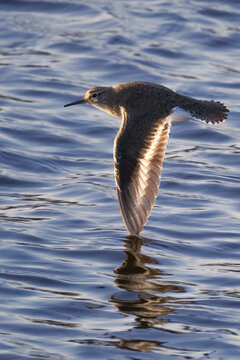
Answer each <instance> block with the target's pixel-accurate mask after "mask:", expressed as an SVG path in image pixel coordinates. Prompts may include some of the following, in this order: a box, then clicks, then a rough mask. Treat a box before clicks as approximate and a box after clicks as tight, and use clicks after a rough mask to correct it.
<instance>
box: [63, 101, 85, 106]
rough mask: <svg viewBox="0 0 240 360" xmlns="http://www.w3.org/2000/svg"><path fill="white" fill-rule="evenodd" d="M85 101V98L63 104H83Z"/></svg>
mask: <svg viewBox="0 0 240 360" xmlns="http://www.w3.org/2000/svg"><path fill="white" fill-rule="evenodd" d="M85 103H86V100H85V99H80V100H77V101H74V102H72V103H70V104H66V105H64V107H67V106H72V105H78V104H85Z"/></svg>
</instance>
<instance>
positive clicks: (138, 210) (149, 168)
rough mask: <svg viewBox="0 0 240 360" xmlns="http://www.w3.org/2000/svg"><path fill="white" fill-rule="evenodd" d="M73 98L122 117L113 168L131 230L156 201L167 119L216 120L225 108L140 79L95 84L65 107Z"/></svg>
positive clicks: (133, 232)
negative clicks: (103, 85) (115, 83)
mask: <svg viewBox="0 0 240 360" xmlns="http://www.w3.org/2000/svg"><path fill="white" fill-rule="evenodd" d="M77 104H88V105H92V106H94V107H96V108H98V109H100V110H102V111H105V112H107V113H109V114H111V115H113V116H115V117H118V118H121V119H122V124H121V127H120V130H119V132H118V134H117V136H116V138H115V141H114V168H115V179H116V186H117V194H118V200H119V205H120V210H121V213H122V217H123V220H124V223H125V225H126V228H127V230H128V232H129V233H130V234H131V235H138V234H139V233H140V232H141V231H142V230H143V227H144V225H145V224H146V222H147V219H148V217H149V215H150V213H151V211H152V207H153V205H154V203H155V200H156V197H157V194H158V188H159V185H160V179H161V170H162V166H163V159H164V155H165V150H166V145H167V140H168V136H169V131H170V127H171V124H172V123H174V122H176V121H182V120H188V119H193V118H195V119H199V120H202V121H205V122H206V123H211V124H215V123H220V122H222V121H224V119H226V117H227V112H228V111H229V110H228V109H227V107H226V106H225V105H224V104H221V103H220V102H217V101H208V100H196V99H193V98H191V97H188V96H184V95H181V94H178V93H177V92H175V91H173V90H171V89H168V88H167V87H165V86H162V85H158V84H153V83H149V82H142V81H133V82H127V83H124V84H119V85H115V86H109V87H95V88H93V89H90V90H88V91H87V93H86V94H85V96H84V98H83V99H80V100H77V101H74V102H72V103H70V104H66V105H65V107H66V106H71V105H77Z"/></svg>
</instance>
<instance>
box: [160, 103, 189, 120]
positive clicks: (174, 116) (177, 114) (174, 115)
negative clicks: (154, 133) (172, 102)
mask: <svg viewBox="0 0 240 360" xmlns="http://www.w3.org/2000/svg"><path fill="white" fill-rule="evenodd" d="M190 119H193V117H192V115H191V114H190V113H189V112H188V111H186V110H183V109H182V108H180V107H178V106H176V107H175V108H173V110H172V112H171V114H170V115H168V117H167V118H166V120H167V121H169V122H171V123H175V122H180V121H186V120H190Z"/></svg>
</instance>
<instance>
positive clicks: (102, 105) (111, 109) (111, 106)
mask: <svg viewBox="0 0 240 360" xmlns="http://www.w3.org/2000/svg"><path fill="white" fill-rule="evenodd" d="M78 104H87V105H91V106H94V107H96V108H98V109H100V110H102V111H105V112H107V113H109V114H111V115H113V116H117V117H120V116H121V114H120V110H119V107H118V105H117V103H116V97H115V91H114V89H113V88H112V87H95V88H92V89H90V90H88V91H87V92H86V94H85V96H84V98H83V99H80V100H77V101H74V102H72V103H70V104H66V105H64V107H66V106H72V105H78Z"/></svg>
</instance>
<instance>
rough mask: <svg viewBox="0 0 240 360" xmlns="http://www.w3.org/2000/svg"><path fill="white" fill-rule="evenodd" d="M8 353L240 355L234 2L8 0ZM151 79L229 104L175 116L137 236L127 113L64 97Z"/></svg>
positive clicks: (3, 241)
mask: <svg viewBox="0 0 240 360" xmlns="http://www.w3.org/2000/svg"><path fill="white" fill-rule="evenodd" d="M0 30H1V36H0V82H1V86H0V137H1V141H0V162H1V166H0V359H1V360H8V359H11V360H12V359H14V360H27V359H51V360H62V359H64V360H65V359H66V360H75V359H93V360H95V359H103V360H106V359H107V360H113V359H114V360H115V359H118V360H122V359H124V360H125V359H126V360H130V359H131V360H150V359H154V360H155V359H160V360H175V359H177V360H180V359H206V360H208V359H211V360H213V359H218V360H219V359H221V360H222V359H224V360H225V359H226V360H233V359H239V358H240V324H239V319H240V310H239V307H240V302H239V297H240V293H239V289H240V276H239V272H240V244H239V240H240V239H239V238H240V235H239V233H240V186H239V184H240V157H239V154H240V141H239V134H240V107H239V92H240V67H239V58H240V2H239V1H238V0H228V1H225V0H224V1H223V0H222V1H210V0H206V1H204V0H201V1H200V0H199V1H197V0H195V1H194V0H188V1H184V0H174V1H157V0H149V1H145V2H140V1H137V0H125V1H124V0H123V1H109V0H99V1H93V0H89V1H87V2H84V1H77V0H70V1H66V0H65V1H63V0H53V1H34V0H28V1H27V0H25V1H21V0H11V1H10V0H8V1H3V0H2V1H0ZM130 80H142V81H152V82H156V83H160V84H163V85H165V86H168V87H170V88H172V89H175V90H176V91H179V92H181V93H183V94H185V95H189V96H193V97H196V98H201V99H216V100H220V101H222V102H224V103H225V104H227V106H228V107H229V108H230V110H231V112H230V114H229V118H228V120H227V121H226V122H225V123H223V124H221V125H218V126H207V125H206V124H202V123H200V122H194V121H191V122H186V123H179V124H175V125H174V126H173V127H172V130H171V136H170V139H169V144H168V148H167V153H166V158H165V162H164V169H163V173H162V182H161V188H160V192H159V196H158V199H157V202H156V206H155V207H154V209H153V212H152V215H151V217H150V218H149V221H148V224H147V225H146V227H145V229H144V231H143V233H142V234H141V235H142V236H141V237H135V238H134V237H132V238H131V237H128V236H127V232H126V230H125V227H124V224H123V221H122V218H121V215H120V211H119V207H118V202H117V196H116V189H115V182H114V173H113V160H112V148H113V140H114V137H115V135H116V133H117V131H118V128H119V126H120V120H118V119H115V118H112V117H111V116H110V115H107V114H105V113H103V112H100V111H98V110H97V109H94V108H90V107H87V106H81V107H80V106H79V107H72V108H67V109H66V108H65V109H64V108H63V105H64V104H66V103H68V102H70V101H73V100H75V99H78V98H79V97H80V96H82V95H83V94H84V93H85V91H86V90H87V89H89V88H91V87H93V86H100V85H103V86H105V85H114V84H117V83H122V82H125V81H130Z"/></svg>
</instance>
